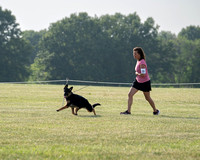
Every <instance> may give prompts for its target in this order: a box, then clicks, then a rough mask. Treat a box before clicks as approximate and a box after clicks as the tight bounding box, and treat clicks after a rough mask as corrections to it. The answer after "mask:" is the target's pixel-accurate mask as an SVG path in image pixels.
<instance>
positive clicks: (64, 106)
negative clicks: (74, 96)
mask: <svg viewBox="0 0 200 160" xmlns="http://www.w3.org/2000/svg"><path fill="white" fill-rule="evenodd" d="M65 108H68V106H67V105H65V106H64V107H61V108H60V109H57V110H56V111H57V112H59V111H61V110H63V109H65Z"/></svg>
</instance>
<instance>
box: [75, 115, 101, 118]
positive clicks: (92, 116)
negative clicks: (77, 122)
mask: <svg viewBox="0 0 200 160" xmlns="http://www.w3.org/2000/svg"><path fill="white" fill-rule="evenodd" d="M77 117H83V118H84V117H90V118H98V117H102V116H101V115H96V116H95V115H78V116H77Z"/></svg>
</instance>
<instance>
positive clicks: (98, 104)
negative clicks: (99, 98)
mask: <svg viewBox="0 0 200 160" xmlns="http://www.w3.org/2000/svg"><path fill="white" fill-rule="evenodd" d="M100 105H101V104H100V103H95V104H93V105H92V107H93V108H94V107H96V106H100Z"/></svg>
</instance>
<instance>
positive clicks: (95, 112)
mask: <svg viewBox="0 0 200 160" xmlns="http://www.w3.org/2000/svg"><path fill="white" fill-rule="evenodd" d="M92 112H93V113H94V115H95V116H96V112H95V110H94V108H93V110H92Z"/></svg>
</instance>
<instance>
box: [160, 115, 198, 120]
mask: <svg viewBox="0 0 200 160" xmlns="http://www.w3.org/2000/svg"><path fill="white" fill-rule="evenodd" d="M160 117H162V118H173V119H200V117H178V116H168V115H160Z"/></svg>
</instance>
